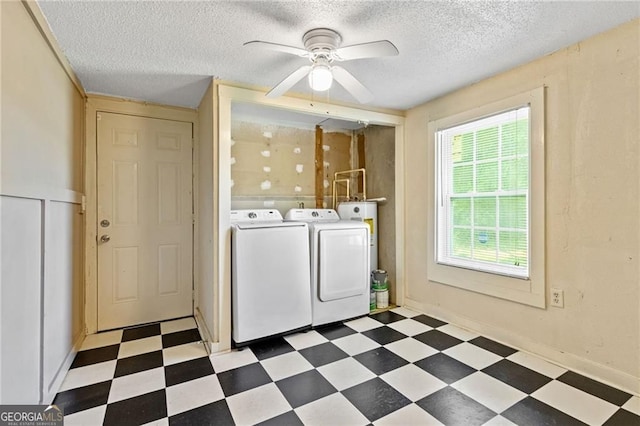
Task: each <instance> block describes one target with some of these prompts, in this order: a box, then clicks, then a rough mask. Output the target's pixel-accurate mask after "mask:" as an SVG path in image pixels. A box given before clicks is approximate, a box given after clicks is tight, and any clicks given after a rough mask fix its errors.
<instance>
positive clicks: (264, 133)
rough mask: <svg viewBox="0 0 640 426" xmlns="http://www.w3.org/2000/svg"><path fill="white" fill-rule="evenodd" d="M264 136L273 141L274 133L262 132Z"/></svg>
mask: <svg viewBox="0 0 640 426" xmlns="http://www.w3.org/2000/svg"><path fill="white" fill-rule="evenodd" d="M262 136H264V137H265V138H267V139H271V138H272V137H273V133H271V132H262Z"/></svg>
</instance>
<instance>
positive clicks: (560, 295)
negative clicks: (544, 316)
mask: <svg viewBox="0 0 640 426" xmlns="http://www.w3.org/2000/svg"><path fill="white" fill-rule="evenodd" d="M551 306H555V307H556V308H564V290H560V289H559V288H552V289H551Z"/></svg>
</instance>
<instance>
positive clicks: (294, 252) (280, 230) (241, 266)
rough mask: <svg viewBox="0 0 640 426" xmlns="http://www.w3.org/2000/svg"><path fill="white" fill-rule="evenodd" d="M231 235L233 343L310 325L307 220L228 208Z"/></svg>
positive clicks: (271, 211) (275, 213)
mask: <svg viewBox="0 0 640 426" xmlns="http://www.w3.org/2000/svg"><path fill="white" fill-rule="evenodd" d="M231 236H232V240H231V263H232V268H231V300H232V337H233V341H234V343H235V345H236V346H243V345H246V344H249V343H251V342H253V341H255V340H258V339H262V338H265V337H270V336H275V335H280V334H283V333H287V332H291V331H299V330H303V329H305V328H310V326H311V301H310V300H309V288H310V285H311V284H310V269H309V256H310V254H309V231H308V227H307V224H306V223H301V222H284V221H283V219H282V215H281V214H280V212H279V211H277V210H267V209H258V210H233V211H231Z"/></svg>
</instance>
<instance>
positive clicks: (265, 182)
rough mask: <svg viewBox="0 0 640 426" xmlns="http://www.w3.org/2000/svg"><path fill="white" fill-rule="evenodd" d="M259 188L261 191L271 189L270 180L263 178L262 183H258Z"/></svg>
mask: <svg viewBox="0 0 640 426" xmlns="http://www.w3.org/2000/svg"><path fill="white" fill-rule="evenodd" d="M260 189H262V190H263V191H266V190H267V189H271V181H270V180H263V181H262V183H260Z"/></svg>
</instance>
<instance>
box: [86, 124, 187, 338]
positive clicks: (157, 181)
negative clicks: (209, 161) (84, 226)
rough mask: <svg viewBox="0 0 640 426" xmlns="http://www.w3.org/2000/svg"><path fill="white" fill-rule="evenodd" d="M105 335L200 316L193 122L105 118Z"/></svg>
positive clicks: (101, 211) (101, 128) (101, 287)
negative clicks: (194, 265)
mask: <svg viewBox="0 0 640 426" xmlns="http://www.w3.org/2000/svg"><path fill="white" fill-rule="evenodd" d="M97 132H98V135H97V137H98V140H97V144H98V159H97V160H98V161H97V162H98V223H97V227H98V329H99V330H108V329H111V328H117V327H123V326H129V325H134V324H142V323H147V322H152V321H159V320H164V319H170V318H178V317H183V316H188V315H192V314H193V291H192V287H193V284H192V283H193V280H192V275H193V268H192V258H193V252H192V250H193V244H192V240H193V213H192V212H193V208H192V134H193V133H192V125H191V123H185V122H178V121H169V120H159V119H152V118H144V117H134V116H128V115H121V114H111V113H103V112H100V113H98V115H97Z"/></svg>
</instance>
